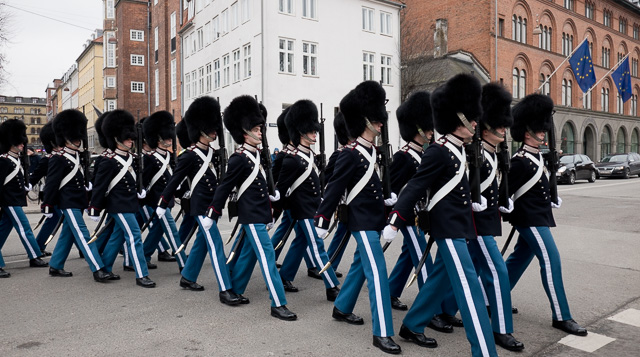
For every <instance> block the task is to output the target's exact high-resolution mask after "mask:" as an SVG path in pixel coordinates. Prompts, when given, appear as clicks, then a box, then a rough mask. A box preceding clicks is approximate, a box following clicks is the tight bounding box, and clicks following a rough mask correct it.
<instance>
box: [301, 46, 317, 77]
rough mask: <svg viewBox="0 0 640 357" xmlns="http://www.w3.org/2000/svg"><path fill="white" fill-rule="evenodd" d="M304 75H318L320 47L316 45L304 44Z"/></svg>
mask: <svg viewBox="0 0 640 357" xmlns="http://www.w3.org/2000/svg"><path fill="white" fill-rule="evenodd" d="M302 74H304V75H308V76H317V75H318V45H317V44H315V43H310V42H303V43H302Z"/></svg>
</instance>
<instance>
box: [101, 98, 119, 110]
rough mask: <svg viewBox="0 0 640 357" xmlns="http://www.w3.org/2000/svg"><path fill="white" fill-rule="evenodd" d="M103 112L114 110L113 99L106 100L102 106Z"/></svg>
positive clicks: (114, 101) (114, 103)
mask: <svg viewBox="0 0 640 357" xmlns="http://www.w3.org/2000/svg"><path fill="white" fill-rule="evenodd" d="M104 109H105V111H112V110H116V100H115V99H107V100H106V103H105V105H104Z"/></svg>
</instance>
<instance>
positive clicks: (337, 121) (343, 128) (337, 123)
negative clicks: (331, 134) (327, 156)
mask: <svg viewBox="0 0 640 357" xmlns="http://www.w3.org/2000/svg"><path fill="white" fill-rule="evenodd" d="M333 129H334V130H335V131H336V137H337V138H338V142H339V143H340V145H342V146H344V145H347V144H348V143H349V139H350V137H351V136H350V135H349V130H348V129H347V123H346V121H345V120H344V115H342V112H338V114H336V117H335V118H333Z"/></svg>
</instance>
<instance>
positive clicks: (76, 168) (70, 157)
mask: <svg viewBox="0 0 640 357" xmlns="http://www.w3.org/2000/svg"><path fill="white" fill-rule="evenodd" d="M63 156H64V157H66V158H67V160H69V161H71V162H72V163H73V169H72V170H71V172H69V173H68V174H67V175H66V176H65V177H64V178H63V179H62V181H60V186H59V187H58V189H59V190H60V189H62V188H63V187H64V186H65V185H66V184H68V183H69V182H71V180H73V178H74V177H75V176H76V174H77V173H78V171H80V172H82V173H83V174H84V172H83V170H82V166H81V165H80V158H79V157H76V156H74V155H71V154H69V153H68V152H65V153H64V155H63Z"/></svg>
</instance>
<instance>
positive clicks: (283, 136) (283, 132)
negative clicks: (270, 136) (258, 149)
mask: <svg viewBox="0 0 640 357" xmlns="http://www.w3.org/2000/svg"><path fill="white" fill-rule="evenodd" d="M289 108H291V107H290V106H289V107H286V108H285V109H284V110H283V111H282V113H280V115H279V116H278V119H277V120H276V123H277V125H278V139H280V142H281V143H282V145H283V146H285V147H286V146H287V145H288V144H289V142H290V141H291V139H290V138H289V131H288V130H287V125H286V124H285V122H284V118H285V117H286V116H287V113H289Z"/></svg>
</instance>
